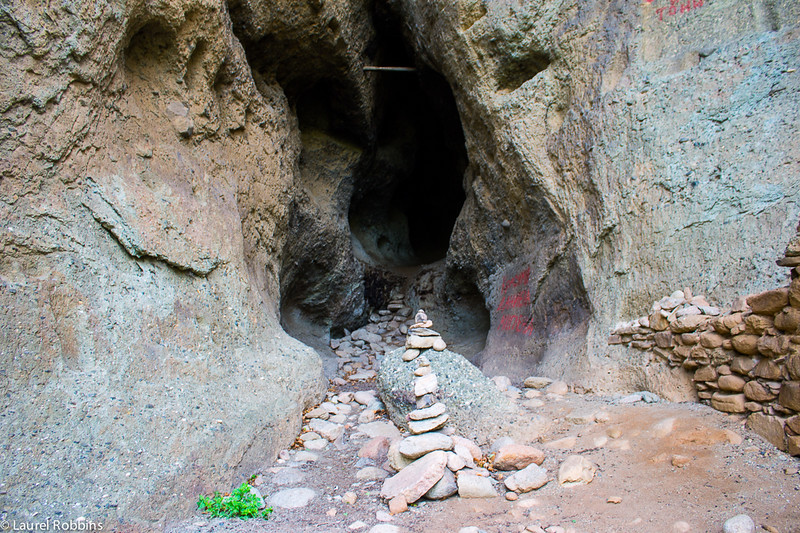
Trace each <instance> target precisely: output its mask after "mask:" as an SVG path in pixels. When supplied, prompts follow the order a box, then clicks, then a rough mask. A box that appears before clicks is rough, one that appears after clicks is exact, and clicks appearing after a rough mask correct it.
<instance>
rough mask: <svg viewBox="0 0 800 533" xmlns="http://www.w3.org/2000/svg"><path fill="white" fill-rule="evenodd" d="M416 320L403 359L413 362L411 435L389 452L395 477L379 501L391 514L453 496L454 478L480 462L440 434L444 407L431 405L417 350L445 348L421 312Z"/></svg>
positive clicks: (431, 389) (427, 373) (433, 384)
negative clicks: (386, 504) (383, 501)
mask: <svg viewBox="0 0 800 533" xmlns="http://www.w3.org/2000/svg"><path fill="white" fill-rule="evenodd" d="M420 318H421V320H420ZM416 319H417V322H416V323H415V324H414V325H412V326H411V327H409V334H408V339H407V340H406V351H405V352H404V354H403V360H404V361H406V362H408V363H411V362H416V369H415V370H414V371H413V372H414V376H415V379H414V397H415V399H416V409H415V410H413V411H411V412H410V413H409V414H408V417H407V420H408V429H409V432H410V433H411V435H410V436H408V437H406V438H404V439H402V440H401V441H400V442H399V443H398V444H397V445H393V446H392V448H390V450H389V462H390V464H392V465H393V466H394V467H395V468H397V469H398V470H399V472H398V473H397V474H395V475H394V476H392V477H391V478H389V479H387V480H386V481H385V482H384V484H383V487H382V488H381V497H383V498H384V499H386V500H388V501H389V510H390V512H392V514H395V513H398V512H402V511H404V510H406V509H407V506H408V504H410V503H414V502H415V501H417V500H418V499H420V498H422V497H426V498H429V499H436V500H438V499H444V498H447V497H450V496H452V495H454V494H456V493H457V492H459V488H460V487H459V483H458V482H457V481H456V477H455V473H456V472H458V471H460V470H462V469H464V468H465V467H467V466H474V463H473V460H474V459H475V458H476V457H475V451H474V450H477V456H478V457H480V449H479V448H478V447H477V446H476V445H475V444H474V443H471V442H469V441H468V440H467V439H463V438H460V437H457V436H451V435H448V434H446V433H445V432H442V431H441V430H443V429H444V428H445V425H446V424H447V421H448V419H449V416H448V414H447V407H446V406H445V404H443V403H442V402H439V401H438V400H437V397H436V395H437V393H438V392H439V383H438V379H437V377H436V374H435V373H434V372H432V370H431V363H430V360H429V359H428V358H427V357H426V356H425V355H424V354H423V351H427V350H429V349H431V348H432V349H434V350H436V349H437V347H438V346H441V348H439V349H440V350H444V348H445V345H444V341H443V340H442V338H441V335H439V334H438V333H436V332H435V331H433V330H432V329H430V328H431V326H432V325H433V324H432V322H431V321H430V320H428V319H427V317H426V316H425V315H424V312H423V311H422V310H420V311H419V312H418V313H417V317H416ZM420 339H421V340H420ZM429 353H432V352H429ZM486 483H488V484H489V488H490V489H491V490H492V492H493V495H496V493H494V489H493V488H492V487H491V480H490V479H488V478H487V479H486Z"/></svg>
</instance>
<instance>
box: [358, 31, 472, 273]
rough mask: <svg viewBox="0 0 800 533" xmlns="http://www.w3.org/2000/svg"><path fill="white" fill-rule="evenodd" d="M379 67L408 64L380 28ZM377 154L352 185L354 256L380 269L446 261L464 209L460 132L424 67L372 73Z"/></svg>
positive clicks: (449, 103) (446, 91) (446, 92)
mask: <svg viewBox="0 0 800 533" xmlns="http://www.w3.org/2000/svg"><path fill="white" fill-rule="evenodd" d="M380 35H383V36H384V37H383V39H382V42H383V45H382V47H381V50H382V53H380V54H379V57H380V58H381V61H382V63H383V64H385V65H393V66H408V65H413V64H414V62H413V58H412V57H411V55H410V54H409V52H408V51H407V50H406V48H405V46H404V44H403V40H402V38H401V37H400V35H399V34H398V32H396V31H394V30H393V29H392V28H384V29H383V31H382V33H380ZM373 75H374V76H378V77H379V78H378V80H377V88H378V90H377V112H378V122H377V124H378V129H377V139H376V141H377V142H376V149H375V156H374V158H373V160H372V161H371V164H369V165H368V166H367V167H366V168H365V170H364V172H363V174H362V176H361V179H360V180H359V181H358V183H357V184H356V189H355V191H354V195H353V199H352V202H351V204H350V212H349V223H350V230H351V232H352V237H353V245H354V249H355V251H356V255H357V257H358V258H359V259H360V260H362V261H364V262H366V263H370V264H375V265H379V266H383V267H388V268H392V267H403V266H415V265H423V264H428V263H433V262H436V261H439V260H441V259H444V257H445V255H446V254H447V249H448V248H449V245H450V235H451V234H452V232H453V226H454V225H455V221H456V218H457V217H458V214H459V213H460V212H461V208H462V206H463V204H464V200H465V194H464V189H463V185H462V184H463V176H464V171H465V170H466V168H467V164H468V160H467V152H466V148H465V145H464V132H463V130H462V128H461V119H460V117H459V114H458V109H457V107H456V103H455V98H454V97H453V93H452V91H451V90H450V86H449V84H448V83H447V81H446V80H445V79H444V78H443V77H442V76H441V75H440V74H438V73H436V72H434V71H433V70H430V69H427V68H419V69H418V70H417V71H415V72H376V73H374V74H373Z"/></svg>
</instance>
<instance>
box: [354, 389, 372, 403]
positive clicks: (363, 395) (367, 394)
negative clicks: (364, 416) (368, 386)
mask: <svg viewBox="0 0 800 533" xmlns="http://www.w3.org/2000/svg"><path fill="white" fill-rule="evenodd" d="M376 398H377V395H376V393H375V391H372V390H369V391H367V390H361V391H358V392H356V393H355V394H353V399H354V400H355V401H356V402H358V403H360V404H361V405H364V406H366V405H369V404H371V403H372V402H374V401H375V400H376Z"/></svg>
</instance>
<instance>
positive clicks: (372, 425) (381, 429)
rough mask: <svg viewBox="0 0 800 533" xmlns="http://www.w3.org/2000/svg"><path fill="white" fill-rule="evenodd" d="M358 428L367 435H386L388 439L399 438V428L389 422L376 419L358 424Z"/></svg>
mask: <svg viewBox="0 0 800 533" xmlns="http://www.w3.org/2000/svg"><path fill="white" fill-rule="evenodd" d="M358 430H359V431H360V432H361V433H364V434H365V435H367V436H368V437H371V438H375V437H388V439H389V440H390V441H395V440H399V439H401V438H402V437H401V435H400V430H399V429H397V427H396V426H395V425H394V424H392V423H391V422H384V421H383V420H376V421H375V422H369V423H367V424H360V425H359V426H358Z"/></svg>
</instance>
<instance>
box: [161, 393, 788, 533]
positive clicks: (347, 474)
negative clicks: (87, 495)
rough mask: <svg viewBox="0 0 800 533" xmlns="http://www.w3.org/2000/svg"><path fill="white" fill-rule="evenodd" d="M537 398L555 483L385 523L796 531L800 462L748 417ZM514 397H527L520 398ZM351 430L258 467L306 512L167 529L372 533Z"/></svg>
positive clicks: (434, 528)
mask: <svg viewBox="0 0 800 533" xmlns="http://www.w3.org/2000/svg"><path fill="white" fill-rule="evenodd" d="M368 388H370V384H369V383H366V384H364V383H362V384H359V385H346V386H343V387H340V388H339V389H338V390H337V392H339V391H341V392H343V391H346V390H357V389H368ZM523 392H524V391H523ZM537 400H540V401H541V402H542V403H543V405H541V406H538V407H535V408H529V407H525V409H528V411H529V412H530V413H531V415H534V414H536V415H541V416H545V417H547V418H548V419H550V420H551V421H552V425H551V426H550V427H549V429H548V430H547V431H546V432H545V433H544V434H541V435H531V436H530V439H529V441H528V442H526V443H525V444H531V445H534V446H537V447H540V448H541V449H543V450H544V451H545V452H546V459H545V462H544V463H543V465H542V466H544V467H546V468H547V469H548V471H549V473H550V475H551V476H552V477H553V478H554V479H553V480H551V481H550V482H549V483H547V484H546V485H545V486H544V487H542V488H540V489H539V490H535V491H532V492H529V493H527V494H521V495H520V496H519V499H518V500H517V501H508V500H506V498H505V497H504V495H505V490H504V487H503V485H502V483H501V482H498V483H497V484H496V488H497V489H498V494H499V496H498V497H496V498H490V499H460V498H458V497H453V498H449V499H447V500H444V501H420V502H418V503H417V504H416V505H413V506H411V508H410V509H409V510H408V511H407V512H405V513H402V514H399V515H395V516H393V517H391V521H389V522H387V523H388V524H391V525H394V526H397V527H398V528H399V531H407V532H426V533H427V532H439V531H441V532H449V531H452V532H457V531H458V530H459V529H460V528H462V527H466V526H476V527H478V528H479V529H481V530H483V531H485V532H487V533H501V532H502V533H505V532H518V531H524V530H525V528H526V527H531V528H533V527H534V526H539V527H542V528H548V527H549V528H550V531H559V529H558V527H561V528H564V530H565V531H575V532H598V533H603V532H608V533H611V532H620V533H621V532H632V531H636V532H639V531H641V532H673V531H674V532H678V531H684V532H686V531H692V532H717V531H722V525H723V523H724V522H725V520H727V519H728V518H731V517H733V516H735V515H738V514H747V515H749V516H750V517H751V518H752V519H753V520H754V521H755V524H756V531H778V532H781V533H788V532H795V533H797V532H800V474H799V473H798V471H800V460H798V459H796V458H792V457H790V456H788V455H786V454H784V453H782V452H780V451H778V450H777V449H775V448H774V447H773V446H772V445H770V444H769V443H767V442H766V441H764V440H763V439H762V438H761V437H759V436H758V435H756V434H754V433H752V432H750V431H749V430H747V429H746V428H745V427H744V418H743V417H742V416H739V415H725V414H723V413H720V412H717V411H714V410H712V409H711V408H709V407H706V406H704V405H700V404H675V403H668V402H656V403H651V404H647V403H644V402H636V403H632V404H628V403H623V402H621V401H620V398H619V397H604V396H598V395H592V394H583V395H579V394H574V393H567V394H566V395H563V396H561V395H554V394H546V393H545V394H542V395H541V396H540V397H538V398H537ZM517 401H520V402H522V403H523V405H524V403H526V402H528V400H527V399H526V398H525V397H524V396H522V395H520V396H519V398H518V400H517ZM598 412H599V413H601V416H599V417H595V418H599V419H601V420H604V421H602V422H596V421H593V420H591V418H592V417H591V416H587V415H592V414H595V413H598ZM357 414H358V413H356V414H355V415H354V416H357ZM354 425H355V424H354ZM351 431H352V430H351V429H348V430H347V431H346V432H345V438H344V439H343V441H342V443H341V444H340V445H339V446H338V449H337V446H334V445H333V444H332V445H330V446H328V447H327V448H326V449H325V450H322V451H321V452H317V453H319V460H317V461H316V462H313V463H295V462H293V461H292V460H291V459H290V460H289V461H283V460H280V459H279V460H278V461H277V462H276V463H275V464H273V465H269V466H266V467H265V468H264V469H263V471H262V472H254V474H258V473H261V474H262V479H263V480H264V483H263V484H262V485H261V486H260V487H259V488H260V490H261V492H262V493H263V494H264V496H265V497H268V496H269V495H270V494H271V493H273V492H275V491H277V490H280V489H284V488H288V487H291V486H297V487H307V488H311V489H313V490H314V491H315V492H316V493H317V496H316V497H315V498H313V499H312V500H311V502H310V503H309V504H308V505H307V506H305V507H301V508H297V509H280V508H279V509H276V510H275V512H274V514H273V515H272V517H271V518H270V519H269V520H268V521H263V520H249V521H241V520H219V519H215V520H210V519H208V518H207V517H204V516H203V515H201V514H199V513H198V515H197V517H196V518H195V519H191V520H187V521H183V522H181V523H177V524H173V525H171V526H169V527H168V529H167V530H168V531H170V532H174V533H178V532H186V533H189V532H192V533H194V532H196V533H201V532H204V533H205V532H208V533H212V532H213V533H217V532H222V531H234V532H242V533H244V532H253V531H272V532H286V533H290V532H291V533H297V532H305V531H332V532H333V531H341V532H348V531H363V532H367V531H369V530H370V528H372V527H373V526H375V525H377V524H380V523H381V522H380V521H379V520H378V518H377V517H376V515H377V514H378V513H379V512H381V511H388V508H387V505H386V503H385V502H383V501H381V499H380V497H379V492H380V487H381V484H382V482H381V481H365V482H360V481H357V480H356V477H355V476H356V472H357V471H358V467H356V465H355V463H356V461H357V459H358V457H357V453H358V450H359V448H360V447H361V446H362V445H363V444H364V443H365V442H366V440H367V439H349V438H348V435H349V434H350V433H351ZM573 438H574V439H573ZM484 451H487V452H488V450H484ZM571 454H580V455H583V456H584V457H586V458H588V459H589V460H591V461H592V462H594V463H595V464H596V465H597V472H596V475H595V477H594V480H593V481H592V482H591V483H589V484H588V485H578V486H572V487H564V486H560V485H559V484H558V482H557V480H556V479H555V478H556V477H557V471H558V466H559V464H560V463H561V461H563V459H565V458H566V457H567V456H568V455H571ZM673 463H675V464H673ZM683 463H685V464H683ZM676 464H677V465H682V466H675V465H676ZM286 469H295V470H298V471H300V472H301V473H302V476H299V477H301V478H302V479H300V480H298V481H297V482H296V483H295V484H294V485H280V486H278V485H277V484H275V483H273V482H272V481H271V480H273V479H275V480H277V479H278V477H279V475H280V474H281V473H282V471H285V470H286ZM500 475H502V473H499V472H498V473H495V476H496V477H499V476H500ZM348 491H352V492H355V493H356V494H357V496H358V499H357V500H356V502H355V503H354V504H348V503H344V502H343V501H342V496H343V495H344V494H345V492H348ZM609 499H612V500H614V501H619V503H611V502H609ZM382 518H384V519H385V518H386V516H383V517H382ZM358 521H361V522H363V523H364V524H365V525H363V526H362V527H361V528H359V529H354V528H351V527H350V526H351V525H356V526H358V525H360V524H354V523H356V522H358ZM533 530H535V529H533Z"/></svg>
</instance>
